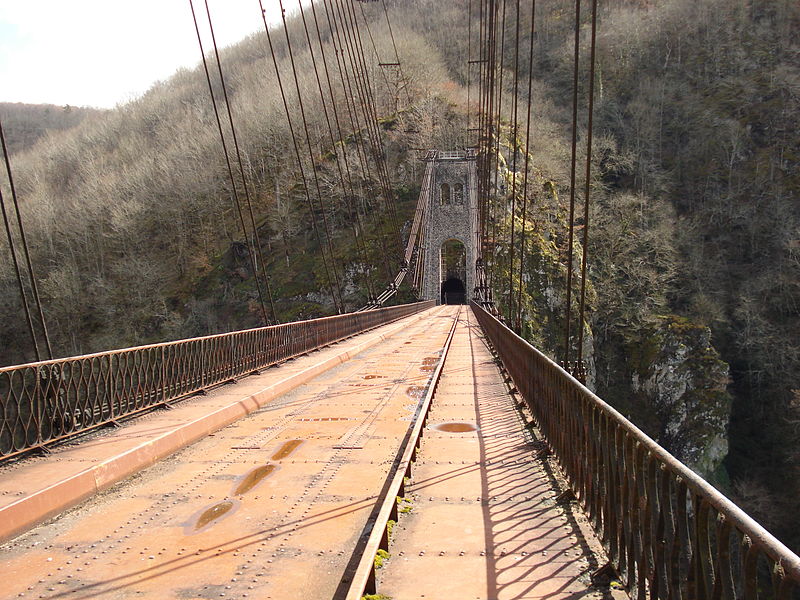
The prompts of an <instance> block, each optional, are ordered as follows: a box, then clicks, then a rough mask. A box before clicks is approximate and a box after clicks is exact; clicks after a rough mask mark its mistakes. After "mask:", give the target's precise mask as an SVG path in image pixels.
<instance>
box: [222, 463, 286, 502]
mask: <svg viewBox="0 0 800 600" xmlns="http://www.w3.org/2000/svg"><path fill="white" fill-rule="evenodd" d="M277 468H278V467H277V466H275V465H262V466H260V467H256V468H255V469H251V470H250V471H248V472H247V474H246V475H245V476H244V477H242V480H241V481H240V482H239V484H238V485H237V486H236V489H235V490H233V495H234V496H241V495H242V494H246V493H247V492H249V491H250V490H252V489H253V488H254V487H256V486H257V485H258V484H259V483H261V482H262V481H263V480H264V479H266V478H267V477H269V476H270V475H271V474H272V472H273V471H274V470H275V469H277Z"/></svg>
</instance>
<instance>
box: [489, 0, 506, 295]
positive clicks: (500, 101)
mask: <svg viewBox="0 0 800 600" xmlns="http://www.w3.org/2000/svg"><path fill="white" fill-rule="evenodd" d="M502 15H503V16H502V18H501V19H500V58H499V61H497V64H496V65H495V67H496V68H497V67H499V69H500V77H499V78H498V84H497V119H496V130H497V132H496V134H495V152H494V195H495V203H494V204H495V206H494V219H493V220H492V255H493V258H492V269H491V271H490V272H489V287H494V279H495V276H496V275H497V261H495V258H496V252H495V247H496V246H497V221H498V220H499V217H500V215H499V214H498V213H499V211H500V199H499V194H498V181H497V180H498V179H499V177H500V138H501V137H502V136H501V134H502V130H503V128H502V123H501V116H502V113H503V57H504V56H503V55H504V53H505V45H506V0H503V12H502Z"/></svg>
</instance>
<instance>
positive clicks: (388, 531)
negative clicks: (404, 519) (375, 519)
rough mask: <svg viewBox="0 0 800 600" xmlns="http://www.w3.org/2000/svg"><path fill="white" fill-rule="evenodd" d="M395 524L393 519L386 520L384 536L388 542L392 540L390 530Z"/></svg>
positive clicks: (392, 529)
mask: <svg viewBox="0 0 800 600" xmlns="http://www.w3.org/2000/svg"><path fill="white" fill-rule="evenodd" d="M395 525H397V521H395V520H394V519H389V520H388V521H387V522H386V538H387V540H388V541H389V542H391V541H392V531H394V526H395Z"/></svg>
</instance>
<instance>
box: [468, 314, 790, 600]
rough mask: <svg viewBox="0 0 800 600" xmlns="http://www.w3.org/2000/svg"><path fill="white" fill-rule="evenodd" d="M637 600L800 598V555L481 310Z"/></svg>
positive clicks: (492, 338) (490, 335)
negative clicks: (649, 599) (650, 599)
mask: <svg viewBox="0 0 800 600" xmlns="http://www.w3.org/2000/svg"><path fill="white" fill-rule="evenodd" d="M472 309H473V311H474V312H475V315H476V316H477V317H478V321H479V323H480V324H481V328H482V329H483V331H484V333H485V334H486V335H487V336H488V338H489V339H490V341H491V343H492V345H493V346H494V349H495V351H496V352H497V354H498V355H499V357H500V359H501V360H502V362H503V364H504V366H505V368H506V370H507V371H508V373H509V375H510V376H511V378H512V379H513V382H514V385H515V386H516V388H517V389H518V390H519V392H520V393H521V394H522V396H523V397H524V398H525V401H526V402H527V404H528V406H529V407H530V409H531V412H532V413H533V415H534V418H535V419H536V421H537V424H538V426H539V428H540V429H541V431H542V433H543V435H544V437H545V439H546V440H547V443H548V445H549V447H550V449H551V450H552V453H553V454H554V455H555V457H556V458H557V459H558V463H559V465H560V467H561V469H562V470H563V472H564V474H565V476H566V477H567V479H568V480H569V483H570V486H571V487H572V489H573V491H574V492H575V495H576V497H577V498H578V500H579V501H580V503H581V505H582V506H583V508H584V510H586V512H587V516H588V517H589V521H590V522H591V524H592V526H593V527H594V528H595V530H596V531H597V534H598V537H600V539H601V540H602V541H603V544H604V546H605V549H606V551H607V552H608V555H609V558H610V560H611V563H612V565H613V567H614V569H615V570H616V571H617V572H618V573H619V574H620V575H621V576H622V578H623V580H624V581H625V582H626V583H627V586H628V588H629V591H630V596H631V598H637V599H642V600H643V599H647V598H652V599H665V600H666V599H679V600H707V599H712V598H714V599H722V600H738V599H740V598H743V599H745V600H755V599H758V598H761V599H765V598H776V599H785V600H790V599H793V598H794V599H796V598H798V597H800V557H798V556H797V555H796V554H794V553H793V552H792V551H791V550H789V548H787V547H786V546H784V545H783V544H782V543H781V542H780V541H778V540H777V539H776V538H775V537H774V536H773V535H771V534H770V533H769V532H768V531H766V530H765V529H764V528H763V527H762V526H761V525H759V524H758V523H757V522H756V521H754V520H753V519H752V518H751V517H750V516H749V515H747V514H746V513H745V512H744V511H743V510H742V509H741V508H739V507H738V506H736V505H735V504H734V503H733V502H731V501H730V500H729V499H728V498H726V497H725V496H723V495H722V494H721V493H720V492H719V491H717V490H716V489H715V488H714V487H713V486H711V484H709V483H708V482H707V481H705V480H704V479H703V478H702V477H700V476H699V475H697V474H696V473H694V472H693V471H692V470H691V469H689V468H688V467H687V466H686V465H684V464H683V463H681V462H680V461H679V460H677V459H676V458H675V457H674V456H672V455H671V454H670V453H669V452H667V451H666V450H665V449H664V448H662V447H661V446H660V445H659V444H657V443H656V442H655V441H654V440H652V439H651V438H649V437H648V436H647V435H645V434H644V433H643V432H642V431H641V430H640V429H638V428H637V427H636V426H635V425H634V424H633V423H631V422H630V421H628V420H627V419H626V418H625V417H623V416H622V415H621V414H620V413H619V412H617V411H616V410H614V408H612V407H611V406H610V405H608V404H606V403H605V402H603V400H601V399H600V398H598V397H597V396H596V395H595V394H593V393H592V392H591V391H589V390H588V389H587V388H586V387H584V386H583V385H581V383H580V382H579V381H578V380H577V379H575V378H574V377H572V376H571V375H570V374H569V373H567V371H565V370H564V369H563V368H561V367H560V366H559V365H557V364H556V363H555V362H553V361H552V360H550V359H549V358H547V357H546V356H545V355H544V354H542V353H541V352H539V351H538V350H536V348H534V347H533V346H531V345H530V344H528V342H526V341H525V340H523V339H522V338H520V337H519V336H517V335H516V334H515V333H514V332H513V331H511V330H510V329H508V328H507V327H506V326H505V325H504V324H503V323H501V322H500V321H499V320H498V319H496V318H495V317H493V316H492V315H491V314H489V313H488V312H487V311H486V310H484V309H483V308H481V307H480V305H478V304H476V303H474V302H473V303H472Z"/></svg>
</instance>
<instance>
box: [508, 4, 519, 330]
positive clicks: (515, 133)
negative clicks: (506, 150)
mask: <svg viewBox="0 0 800 600" xmlns="http://www.w3.org/2000/svg"><path fill="white" fill-rule="evenodd" d="M515 4H516V19H515V21H516V27H515V34H514V102H513V109H512V112H513V116H512V127H511V130H512V136H511V137H512V139H511V152H512V153H513V154H512V159H511V173H512V175H511V177H512V179H511V243H510V244H509V257H508V322H509V323H513V322H514V228H515V226H516V213H517V154H519V152H518V149H517V141H518V140H517V137H518V134H519V131H518V127H519V122H518V120H517V108H518V107H519V98H518V97H519V0H516V2H515Z"/></svg>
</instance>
